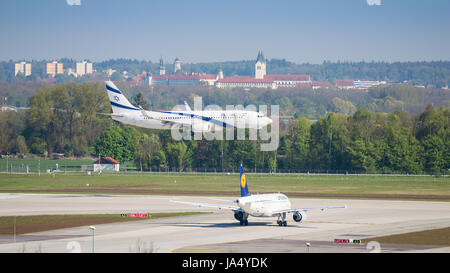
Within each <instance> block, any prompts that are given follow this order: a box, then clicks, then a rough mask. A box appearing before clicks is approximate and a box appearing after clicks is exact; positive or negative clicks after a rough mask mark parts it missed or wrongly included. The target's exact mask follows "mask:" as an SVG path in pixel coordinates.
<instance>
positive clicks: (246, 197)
mask: <svg viewBox="0 0 450 273" xmlns="http://www.w3.org/2000/svg"><path fill="white" fill-rule="evenodd" d="M240 187H241V197H239V198H238V199H237V200H236V201H234V202H235V203H237V206H222V205H216V204H206V203H193V202H184V201H177V200H171V202H173V203H180V204H186V205H193V206H198V207H211V208H217V209H229V210H232V211H233V212H234V218H236V220H238V221H239V223H240V225H241V226H247V225H248V216H249V215H251V216H254V217H278V220H277V224H278V225H279V226H287V221H286V215H287V214H288V213H292V214H293V219H294V221H295V222H301V221H303V220H305V219H306V212H307V211H309V210H321V211H324V210H326V209H338V208H347V205H344V206H328V207H309V208H292V207H291V202H290V201H289V198H288V197H287V196H286V195H284V194H282V193H270V194H256V195H252V194H250V192H249V191H248V184H247V178H246V176H245V173H244V167H243V166H242V164H241V166H240Z"/></svg>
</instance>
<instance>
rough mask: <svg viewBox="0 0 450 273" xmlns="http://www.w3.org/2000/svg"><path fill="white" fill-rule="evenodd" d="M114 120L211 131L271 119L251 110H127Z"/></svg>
mask: <svg viewBox="0 0 450 273" xmlns="http://www.w3.org/2000/svg"><path fill="white" fill-rule="evenodd" d="M112 118H113V119H114V120H116V121H119V122H122V123H125V124H129V125H134V126H139V127H144V128H149V129H171V128H173V126H174V125H175V124H176V125H179V126H189V127H191V128H192V129H193V131H211V130H212V129H213V128H214V127H215V128H229V127H232V128H251V129H261V128H262V127H264V126H267V125H268V124H270V122H271V120H270V119H269V118H267V117H266V116H263V115H261V114H260V113H258V112H252V111H239V110H235V111H145V110H140V111H127V112H126V113H123V114H122V115H121V116H113V117H112Z"/></svg>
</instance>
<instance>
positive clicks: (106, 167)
mask: <svg viewBox="0 0 450 273" xmlns="http://www.w3.org/2000/svg"><path fill="white" fill-rule="evenodd" d="M118 171H120V162H119V161H117V160H115V159H114V158H112V157H101V158H99V159H97V160H96V161H95V162H94V172H99V173H101V172H118Z"/></svg>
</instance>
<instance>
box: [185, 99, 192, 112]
mask: <svg viewBox="0 0 450 273" xmlns="http://www.w3.org/2000/svg"><path fill="white" fill-rule="evenodd" d="M184 106H186V111H189V112H190V111H192V110H191V107H190V106H189V104H188V103H187V102H186V101H184Z"/></svg>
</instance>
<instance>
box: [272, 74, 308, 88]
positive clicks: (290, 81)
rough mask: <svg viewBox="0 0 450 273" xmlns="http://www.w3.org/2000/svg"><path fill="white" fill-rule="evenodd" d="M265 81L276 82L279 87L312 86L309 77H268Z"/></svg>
mask: <svg viewBox="0 0 450 273" xmlns="http://www.w3.org/2000/svg"><path fill="white" fill-rule="evenodd" d="M264 79H267V80H271V81H273V82H275V84H276V86H277V88H278V87H298V85H299V84H306V85H311V77H310V76H309V75H266V76H265V77H264Z"/></svg>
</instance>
